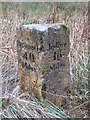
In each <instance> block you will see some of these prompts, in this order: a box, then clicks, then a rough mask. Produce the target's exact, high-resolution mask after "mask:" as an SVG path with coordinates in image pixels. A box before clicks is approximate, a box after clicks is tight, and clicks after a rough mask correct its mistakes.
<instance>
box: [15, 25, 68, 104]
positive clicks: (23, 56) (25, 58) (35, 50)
mask: <svg viewBox="0 0 90 120" xmlns="http://www.w3.org/2000/svg"><path fill="white" fill-rule="evenodd" d="M69 46H70V43H69V30H68V28H67V27H65V26H64V25H60V24H44V25H41V24H32V25H23V26H21V27H20V28H18V29H17V52H18V65H19V76H20V78H21V79H20V83H21V84H20V86H21V89H22V90H24V91H29V90H31V91H32V92H34V93H35V92H36V94H38V95H39V96H42V92H44V91H43V88H42V86H43V85H42V84H43V81H44V83H46V91H45V92H46V98H47V99H49V100H51V101H52V102H55V101H54V100H52V94H57V95H61V94H64V93H65V92H66V91H67V90H68V88H69V82H70V75H69V58H68V54H69Z"/></svg>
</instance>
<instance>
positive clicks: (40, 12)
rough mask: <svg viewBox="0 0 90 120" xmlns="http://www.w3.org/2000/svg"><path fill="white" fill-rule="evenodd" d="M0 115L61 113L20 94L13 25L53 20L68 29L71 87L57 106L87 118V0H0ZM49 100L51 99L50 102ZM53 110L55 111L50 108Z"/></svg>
mask: <svg viewBox="0 0 90 120" xmlns="http://www.w3.org/2000/svg"><path fill="white" fill-rule="evenodd" d="M0 15H1V18H0V25H1V35H0V37H1V40H0V67H1V72H2V74H1V75H2V76H1V80H0V89H1V88H2V96H1V98H0V108H2V109H1V110H0V115H2V117H9V118H12V117H13V118H18V117H26V118H29V117H36V118H37V117H58V116H59V117H62V116H64V115H61V111H59V113H60V114H58V115H57V113H58V111H57V107H56V106H54V105H53V108H51V109H50V110H49V111H48V107H49V108H50V106H49V105H46V104H47V103H41V102H40V103H39V102H38V101H37V100H36V99H35V98H34V97H31V96H30V95H28V93H23V94H20V90H19V78H18V62H17V46H16V39H15V37H16V27H18V26H19V25H21V24H32V23H56V22H60V23H62V24H65V25H66V26H67V27H69V29H70V54H69V60H70V75H71V83H72V88H71V91H70V93H68V94H67V96H62V98H63V99H64V103H63V104H61V106H60V107H59V108H60V109H61V110H62V111H63V112H64V113H66V114H67V115H69V116H70V117H72V118H79V117H80V118H87V117H89V116H88V109H87V107H88V103H89V97H88V95H89V90H88V68H87V66H88V65H89V64H88V28H89V26H88V3H85V2H84V3H81V2H80V3H79V2H77V3H74V2H73V3H69V2H68V3H65V2H59V3H57V2H56V3H55V2H54V3H52V2H49V3H44V2H42V3H39V2H37V3H36V2H33V3H27V2H26V3H14V2H13V3H11V2H10V3H9V2H7V3H0ZM50 104H52V103H50ZM54 110H55V111H54Z"/></svg>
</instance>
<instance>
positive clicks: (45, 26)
mask: <svg viewBox="0 0 90 120" xmlns="http://www.w3.org/2000/svg"><path fill="white" fill-rule="evenodd" d="M61 27H64V28H66V30H67V27H66V26H64V25H63V24H60V23H54V24H27V25H22V26H21V27H20V29H29V30H32V29H35V30H38V31H41V32H44V31H47V32H48V29H49V28H54V29H56V30H57V29H60V28H61Z"/></svg>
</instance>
